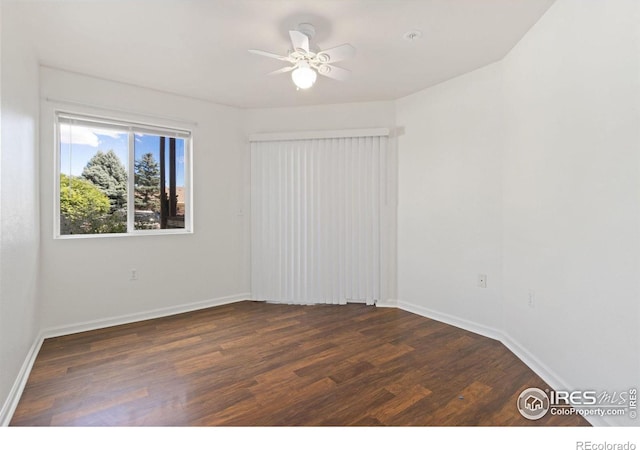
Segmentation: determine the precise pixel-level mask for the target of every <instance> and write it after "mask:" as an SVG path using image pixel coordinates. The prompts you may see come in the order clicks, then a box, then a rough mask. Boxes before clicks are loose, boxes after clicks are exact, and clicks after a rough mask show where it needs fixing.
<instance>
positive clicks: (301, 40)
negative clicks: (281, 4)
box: [289, 30, 309, 53]
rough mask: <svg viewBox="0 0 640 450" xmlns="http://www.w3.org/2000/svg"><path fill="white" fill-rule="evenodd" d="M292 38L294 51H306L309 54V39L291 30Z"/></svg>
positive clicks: (299, 32)
mask: <svg viewBox="0 0 640 450" xmlns="http://www.w3.org/2000/svg"><path fill="white" fill-rule="evenodd" d="M289 36H290V37H291V43H292V44H293V50H294V51H295V50H298V49H300V50H304V51H305V52H306V53H309V37H308V36H307V35H306V34H304V33H302V32H301V31H297V30H291V31H289Z"/></svg>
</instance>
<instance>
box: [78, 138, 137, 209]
mask: <svg viewBox="0 0 640 450" xmlns="http://www.w3.org/2000/svg"><path fill="white" fill-rule="evenodd" d="M82 178H84V179H85V180H88V181H91V182H92V183H93V184H94V185H95V186H96V187H98V189H100V190H101V191H102V192H104V193H105V195H106V196H107V197H108V198H109V205H110V212H111V213H113V212H115V211H118V210H121V209H124V208H125V207H126V206H127V171H126V169H125V168H124V165H123V164H122V162H121V161H120V158H118V155H116V153H115V152H114V151H113V150H109V151H108V152H106V153H103V152H102V151H98V152H97V153H96V154H95V155H93V157H92V158H91V159H90V160H89V162H88V163H87V165H86V166H85V168H84V170H83V171H82Z"/></svg>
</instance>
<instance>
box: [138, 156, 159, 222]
mask: <svg viewBox="0 0 640 450" xmlns="http://www.w3.org/2000/svg"><path fill="white" fill-rule="evenodd" d="M134 168H135V183H136V194H135V202H136V205H135V206H136V209H137V210H146V211H153V212H159V211H160V166H159V164H158V162H157V161H156V160H155V158H154V157H153V154H152V153H145V154H144V155H142V158H141V159H138V160H136V162H135V166H134Z"/></svg>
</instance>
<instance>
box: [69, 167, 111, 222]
mask: <svg viewBox="0 0 640 450" xmlns="http://www.w3.org/2000/svg"><path fill="white" fill-rule="evenodd" d="M108 212H109V198H108V197H107V196H106V195H105V194H104V193H103V192H102V191H100V189H98V188H97V187H96V186H94V185H93V184H92V183H91V182H90V181H87V180H84V179H81V178H76V177H68V176H67V175H64V174H60V233H61V234H86V233H99V232H101V230H102V229H103V228H104V220H103V218H104V216H105V215H106V214H107V213H108ZM102 232H103V231H102Z"/></svg>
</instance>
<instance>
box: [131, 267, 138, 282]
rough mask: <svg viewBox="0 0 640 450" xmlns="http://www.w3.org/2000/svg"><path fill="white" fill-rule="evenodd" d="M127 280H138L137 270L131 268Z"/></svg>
mask: <svg viewBox="0 0 640 450" xmlns="http://www.w3.org/2000/svg"><path fill="white" fill-rule="evenodd" d="M129 281H138V271H137V270H136V269H131V277H130V278H129Z"/></svg>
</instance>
